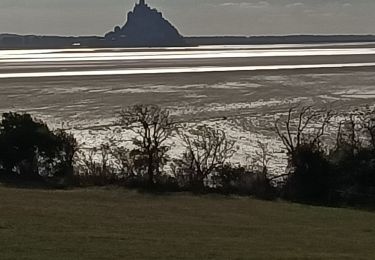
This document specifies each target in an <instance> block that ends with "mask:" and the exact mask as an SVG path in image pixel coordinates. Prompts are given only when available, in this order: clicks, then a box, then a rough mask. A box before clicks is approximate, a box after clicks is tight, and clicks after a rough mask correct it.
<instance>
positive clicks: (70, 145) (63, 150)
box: [0, 113, 77, 180]
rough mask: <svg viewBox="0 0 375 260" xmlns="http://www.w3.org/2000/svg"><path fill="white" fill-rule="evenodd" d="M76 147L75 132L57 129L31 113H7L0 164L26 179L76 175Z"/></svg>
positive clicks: (2, 125) (1, 133) (1, 131)
mask: <svg viewBox="0 0 375 260" xmlns="http://www.w3.org/2000/svg"><path fill="white" fill-rule="evenodd" d="M76 151H77V142H76V140H75V139H74V137H73V136H72V135H70V134H68V133H66V132H64V131H62V130H59V131H56V132H53V131H51V130H50V129H49V128H48V126H47V125H46V124H45V123H44V122H42V121H38V120H35V119H33V118H32V117H31V116H30V115H29V114H18V113H5V114H3V118H2V121H1V123H0V165H1V167H2V168H3V171H4V172H5V173H6V174H7V175H8V176H13V177H17V178H21V179H24V180H41V179H42V178H43V177H63V176H64V177H66V176H72V175H73V160H74V155H75V153H76Z"/></svg>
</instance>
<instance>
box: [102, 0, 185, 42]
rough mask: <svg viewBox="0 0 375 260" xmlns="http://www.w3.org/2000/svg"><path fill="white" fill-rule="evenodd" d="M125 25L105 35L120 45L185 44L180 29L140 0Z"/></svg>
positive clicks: (107, 38)
mask: <svg viewBox="0 0 375 260" xmlns="http://www.w3.org/2000/svg"><path fill="white" fill-rule="evenodd" d="M127 18H128V19H127V22H126V24H125V25H124V26H123V27H119V26H116V27H115V29H114V31H112V32H109V33H107V34H106V35H105V39H106V41H107V42H109V43H110V44H111V45H119V46H144V47H148V46H184V45H186V43H185V41H184V38H183V36H182V35H180V33H179V32H178V30H177V29H176V28H175V27H174V26H173V25H172V24H171V23H170V22H169V21H168V20H166V19H165V18H164V17H163V14H162V13H161V12H159V11H158V10H156V9H153V8H151V7H150V6H149V5H148V4H146V3H145V0H140V1H139V3H138V4H136V5H135V7H134V10H133V11H131V12H129V13H128V17H127Z"/></svg>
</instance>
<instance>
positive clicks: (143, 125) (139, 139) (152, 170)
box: [120, 105, 176, 186]
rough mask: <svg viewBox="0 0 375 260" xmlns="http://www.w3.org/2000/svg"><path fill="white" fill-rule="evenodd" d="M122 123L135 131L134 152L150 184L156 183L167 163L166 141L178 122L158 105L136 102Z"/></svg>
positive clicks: (121, 119) (123, 113)
mask: <svg viewBox="0 0 375 260" xmlns="http://www.w3.org/2000/svg"><path fill="white" fill-rule="evenodd" d="M120 123H121V125H122V126H123V127H124V128H125V129H128V130H131V131H132V132H133V133H135V135H136V136H135V138H133V144H134V145H135V147H136V149H135V150H134V151H133V155H134V156H135V157H136V158H137V159H136V161H137V162H142V163H141V165H143V166H145V167H146V169H145V171H146V174H147V178H148V184H149V185H150V186H153V185H154V184H155V180H156V178H155V177H156V176H159V175H160V174H161V170H162V167H163V166H164V165H165V164H166V163H167V160H168V156H167V151H168V150H169V146H167V145H166V144H165V143H166V141H167V140H168V139H170V138H171V137H172V135H173V133H174V131H175V130H176V123H175V122H174V121H173V119H172V118H171V116H170V114H169V112H168V111H167V110H165V109H162V108H160V107H158V106H154V105H148V106H146V105H135V106H132V107H128V108H126V109H124V110H123V111H122V112H121V117H120Z"/></svg>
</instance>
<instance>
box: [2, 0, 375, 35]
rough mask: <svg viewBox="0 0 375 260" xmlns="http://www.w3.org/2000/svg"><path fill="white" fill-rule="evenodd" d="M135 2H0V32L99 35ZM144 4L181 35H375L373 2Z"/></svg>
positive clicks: (169, 0)
mask: <svg viewBox="0 0 375 260" xmlns="http://www.w3.org/2000/svg"><path fill="white" fill-rule="evenodd" d="M135 1H136V0H0V32H11V33H19V34H48V35H51V34H59V35H103V34H104V33H105V32H107V31H109V30H111V29H112V28H113V27H114V26H115V25H117V24H123V23H124V20H125V17H126V13H127V12H128V11H129V10H130V9H131V8H132V6H133V5H134V2H135ZM146 1H147V0H146ZM148 2H149V4H150V5H152V6H154V7H156V8H158V9H160V10H161V11H163V13H164V16H165V17H167V18H168V19H169V20H170V21H171V22H172V23H173V24H174V25H175V26H176V27H178V29H179V30H180V32H181V33H182V34H184V35H273V34H277V35H281V34H335V33H336V34H368V33H369V34H375V0H210V1H208V0H206V1H205V0H148Z"/></svg>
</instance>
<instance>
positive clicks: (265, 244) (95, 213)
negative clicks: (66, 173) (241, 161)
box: [0, 187, 375, 260]
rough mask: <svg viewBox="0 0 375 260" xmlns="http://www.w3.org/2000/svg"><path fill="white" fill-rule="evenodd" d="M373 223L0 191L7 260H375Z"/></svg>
mask: <svg viewBox="0 0 375 260" xmlns="http://www.w3.org/2000/svg"><path fill="white" fill-rule="evenodd" d="M374 257H375V213H370V212H362V211H355V210H347V209H332V208H320V207H310V206H303V205H295V204H288V203H283V202H264V201H258V200H253V199H248V198H227V197H222V196H213V195H212V196H201V197H194V196H190V195H181V194H180V195H171V196H168V195H162V196H157V195H148V194H139V193H137V192H132V191H124V190H103V189H87V190H86V189H78V190H73V191H41V190H26V189H11V188H3V187H0V259H3V260H4V259H374Z"/></svg>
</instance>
